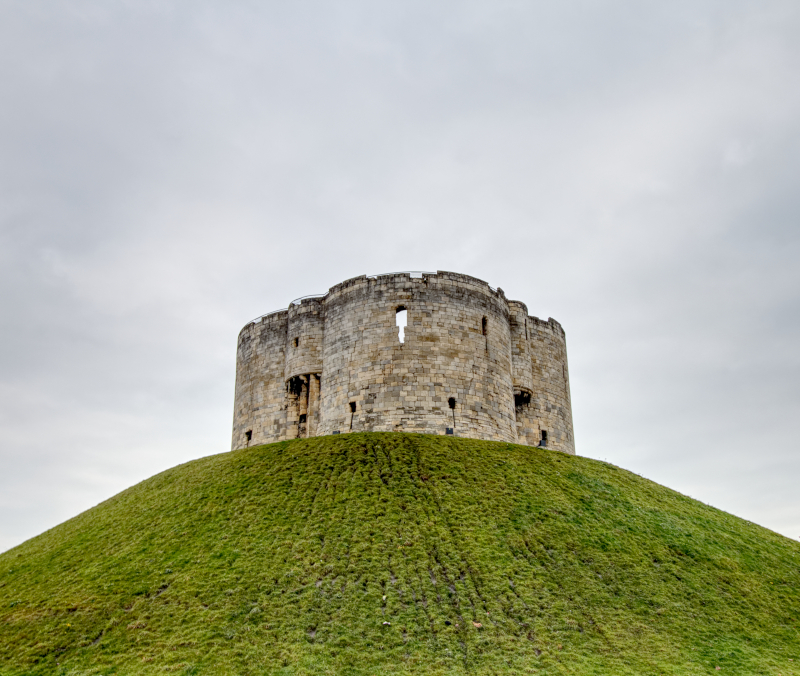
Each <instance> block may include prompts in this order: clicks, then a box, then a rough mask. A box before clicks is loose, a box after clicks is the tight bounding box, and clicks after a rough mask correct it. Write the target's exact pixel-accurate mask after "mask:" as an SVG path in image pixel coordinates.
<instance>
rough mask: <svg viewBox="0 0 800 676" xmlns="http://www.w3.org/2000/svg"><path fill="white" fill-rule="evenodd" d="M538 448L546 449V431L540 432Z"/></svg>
mask: <svg viewBox="0 0 800 676" xmlns="http://www.w3.org/2000/svg"><path fill="white" fill-rule="evenodd" d="M539 446H543V447H547V430H542V440H541V441H540V442H539Z"/></svg>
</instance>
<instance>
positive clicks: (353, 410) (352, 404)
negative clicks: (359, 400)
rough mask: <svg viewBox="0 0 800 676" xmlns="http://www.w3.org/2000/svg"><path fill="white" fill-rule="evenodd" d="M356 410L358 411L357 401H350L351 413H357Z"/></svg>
mask: <svg viewBox="0 0 800 676" xmlns="http://www.w3.org/2000/svg"><path fill="white" fill-rule="evenodd" d="M355 412H356V402H354V401H351V402H350V413H355Z"/></svg>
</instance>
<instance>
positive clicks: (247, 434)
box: [244, 430, 253, 441]
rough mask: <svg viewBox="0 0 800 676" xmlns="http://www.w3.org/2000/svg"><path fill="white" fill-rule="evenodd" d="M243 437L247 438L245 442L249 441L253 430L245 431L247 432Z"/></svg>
mask: <svg viewBox="0 0 800 676" xmlns="http://www.w3.org/2000/svg"><path fill="white" fill-rule="evenodd" d="M244 436H246V437H247V441H250V440H251V439H252V438H253V430H247V432H245V433H244Z"/></svg>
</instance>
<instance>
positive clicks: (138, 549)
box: [0, 434, 800, 675]
mask: <svg viewBox="0 0 800 676" xmlns="http://www.w3.org/2000/svg"><path fill="white" fill-rule="evenodd" d="M799 624H800V546H798V544H797V543H794V542H792V541H790V540H788V539H786V538H784V537H781V536H779V535H777V534H775V533H772V532H770V531H768V530H766V529H764V528H760V527H759V526H756V525H754V524H751V523H748V522H745V521H742V520H740V519H738V518H736V517H733V516H731V515H729V514H725V513H723V512H720V511H718V510H716V509H713V508H711V507H708V506H706V505H703V504H701V503H698V502H696V501H694V500H691V499H689V498H687V497H684V496H682V495H679V494H678V493H675V492H673V491H671V490H669V489H666V488H664V487H662V486H659V485H657V484H654V483H652V482H650V481H647V480H645V479H642V478H641V477H638V476H636V475H634V474H631V473H629V472H625V471H623V470H620V469H617V468H615V467H612V466H610V465H607V464H604V463H602V462H597V461H594V460H589V459H586V458H580V457H571V456H567V455H563V454H561V453H556V452H553V451H547V450H541V449H535V448H530V447H525V446H513V445H509V444H504V443H495V442H481V441H472V440H467V439H452V438H445V437H435V436H424V435H413V434H350V435H341V436H333V437H321V438H316V439H310V440H298V441H293V442H284V443H279V444H272V445H269V446H261V447H256V448H251V449H247V450H242V451H236V452H233V453H224V454H222V455H217V456H213V457H209V458H204V459H202V460H197V461H195V462H191V463H188V464H185V465H181V466H179V467H176V468H174V469H172V470H169V471H167V472H164V473H162V474H159V475H158V476H155V477H153V478H151V479H149V480H147V481H145V482H143V483H141V484H139V485H137V486H134V487H133V488H131V489H129V490H127V491H125V492H123V493H121V494H119V495H117V496H116V497H114V498H112V499H110V500H108V501H106V502H104V503H102V504H101V505H98V506H97V507H95V508H94V509H91V510H89V511H87V512H85V513H84V514H81V515H80V516H78V517H76V518H74V519H71V520H70V521H68V522H66V523H64V524H62V525H60V526H58V527H57V528H54V529H52V530H50V531H48V532H46V533H44V534H43V535H40V536H39V537H37V538H34V539H32V540H30V541H28V542H26V543H24V544H22V545H20V546H19V547H16V548H14V549H12V550H10V551H8V552H6V553H4V554H2V555H0V674H4V675H5V674H111V673H115V674H126V675H127V674H163V673H170V672H171V673H181V674H337V675H347V674H370V675H375V674H423V673H424V674H434V673H442V674H443V673H448V674H450V673H452V674H461V673H465V674H467V673H468V674H530V673H538V674H707V673H718V671H717V669H716V667H721V670H722V671H721V673H723V674H784V675H788V674H800V637H799V636H798V625H799ZM791 660H794V661H791Z"/></svg>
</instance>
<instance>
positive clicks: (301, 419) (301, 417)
mask: <svg viewBox="0 0 800 676" xmlns="http://www.w3.org/2000/svg"><path fill="white" fill-rule="evenodd" d="M306 418H307V415H306V414H305V413H301V414H300V421H299V422H300V424H301V425H302V424H303V423H304V422H305V421H306Z"/></svg>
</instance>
